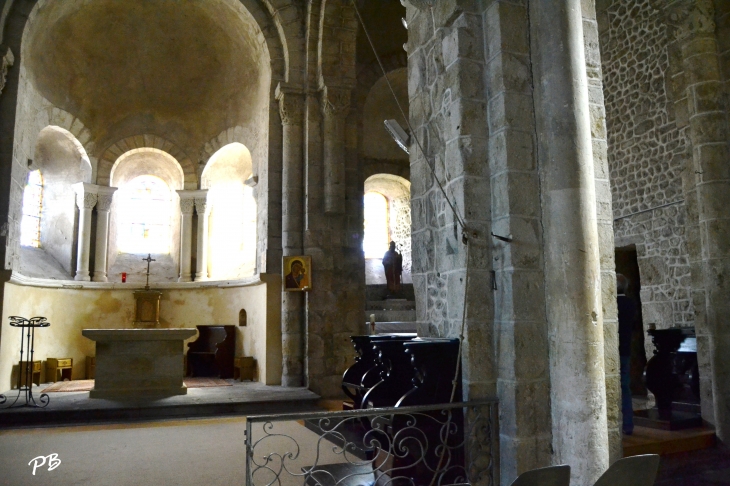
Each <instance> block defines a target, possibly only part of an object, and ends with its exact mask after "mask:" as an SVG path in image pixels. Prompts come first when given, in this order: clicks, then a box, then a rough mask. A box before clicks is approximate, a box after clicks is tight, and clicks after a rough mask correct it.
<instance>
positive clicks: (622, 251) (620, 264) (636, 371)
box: [616, 245, 646, 397]
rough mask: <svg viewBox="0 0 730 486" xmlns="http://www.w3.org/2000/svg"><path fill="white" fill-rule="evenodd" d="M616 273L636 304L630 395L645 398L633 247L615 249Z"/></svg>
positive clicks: (641, 325) (638, 286)
mask: <svg viewBox="0 0 730 486" xmlns="http://www.w3.org/2000/svg"><path fill="white" fill-rule="evenodd" d="M616 273H622V274H623V275H624V276H625V277H626V278H627V279H628V280H629V290H628V291H627V293H626V296H627V297H628V298H630V299H632V300H633V301H634V302H636V307H637V309H638V312H637V315H636V320H635V321H634V333H633V336H632V339H631V394H632V395H638V396H644V397H645V396H646V385H645V384H644V369H645V367H646V352H645V351H644V321H643V319H642V315H641V275H640V274H639V263H638V261H637V260H636V246H635V245H629V246H624V247H621V248H616Z"/></svg>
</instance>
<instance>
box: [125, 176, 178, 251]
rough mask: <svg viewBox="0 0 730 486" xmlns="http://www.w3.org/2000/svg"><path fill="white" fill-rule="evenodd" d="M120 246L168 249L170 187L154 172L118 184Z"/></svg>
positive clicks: (132, 248)
mask: <svg viewBox="0 0 730 486" xmlns="http://www.w3.org/2000/svg"><path fill="white" fill-rule="evenodd" d="M118 195H119V206H118V208H119V212H118V214H119V226H118V228H119V229H118V232H119V249H120V250H121V251H122V252H124V253H138V254H144V253H170V217H171V211H172V191H171V190H170V188H169V187H168V185H167V184H166V183H165V182H164V181H163V180H162V179H159V178H157V177H155V176H151V175H144V176H139V177H137V178H135V179H132V180H131V181H130V182H129V183H127V184H125V185H124V186H123V187H121V188H119V191H118Z"/></svg>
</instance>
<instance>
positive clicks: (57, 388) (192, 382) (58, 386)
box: [41, 377, 232, 393]
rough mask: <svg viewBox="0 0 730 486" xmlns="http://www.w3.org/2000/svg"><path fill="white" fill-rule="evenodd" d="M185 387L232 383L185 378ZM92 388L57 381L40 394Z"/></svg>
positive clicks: (90, 382)
mask: <svg viewBox="0 0 730 486" xmlns="http://www.w3.org/2000/svg"><path fill="white" fill-rule="evenodd" d="M183 382H184V383H185V386H186V387H188V388H207V387H214V386H232V383H229V382H227V381H226V380H222V379H220V378H190V377H188V378H185V379H183ZM93 388H94V380H74V381H58V382H56V383H54V384H52V385H50V386H47V387H46V388H44V389H43V390H41V393H54V392H84V391H90V390H92V389H93Z"/></svg>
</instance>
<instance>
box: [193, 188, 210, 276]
mask: <svg viewBox="0 0 730 486" xmlns="http://www.w3.org/2000/svg"><path fill="white" fill-rule="evenodd" d="M196 193H197V194H196V196H195V212H196V213H198V258H197V263H196V265H195V281H196V282H204V281H206V280H208V216H209V215H210V211H209V210H208V191H196Z"/></svg>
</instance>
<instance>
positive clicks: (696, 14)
mask: <svg viewBox="0 0 730 486" xmlns="http://www.w3.org/2000/svg"><path fill="white" fill-rule="evenodd" d="M714 17H715V15H714V6H713V3H712V1H711V0H680V1H678V2H675V4H674V5H673V6H672V8H671V10H670V11H669V15H668V19H669V22H670V24H673V25H672V27H673V29H672V30H673V34H674V36H675V38H676V39H677V41H678V42H679V45H680V49H681V56H682V65H683V68H684V78H685V81H686V92H687V107H688V109H689V136H690V141H691V143H692V160H693V165H694V178H695V188H696V189H695V190H696V196H697V209H698V215H699V229H700V240H701V247H702V249H701V255H702V274H703V276H704V286H705V303H706V316H705V325H706V329H705V328H704V326H701V324H702V322H701V321H700V320H698V321H697V325H698V329H697V336H698V337H697V355H698V359H700V360H701V359H702V358H703V356H706V355H708V354H709V356H710V363H711V369H712V397H713V404H714V412H715V414H714V415H715V416H714V419H715V424H714V425H715V432H716V434H717V436H718V437H719V438H720V440H722V441H725V442H727V441H728V440H730V358H728V353H727V350H728V349H730V324H729V323H728V315H730V152H729V150H728V143H729V142H730V138H729V134H728V125H727V115H728V107H727V106H726V105H725V102H724V99H723V78H722V74H721V72H722V71H721V68H720V60H719V58H718V39H717V37H716V25H715V22H714ZM708 338H709V339H708ZM708 341H709V342H708ZM708 348H709V349H708Z"/></svg>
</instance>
